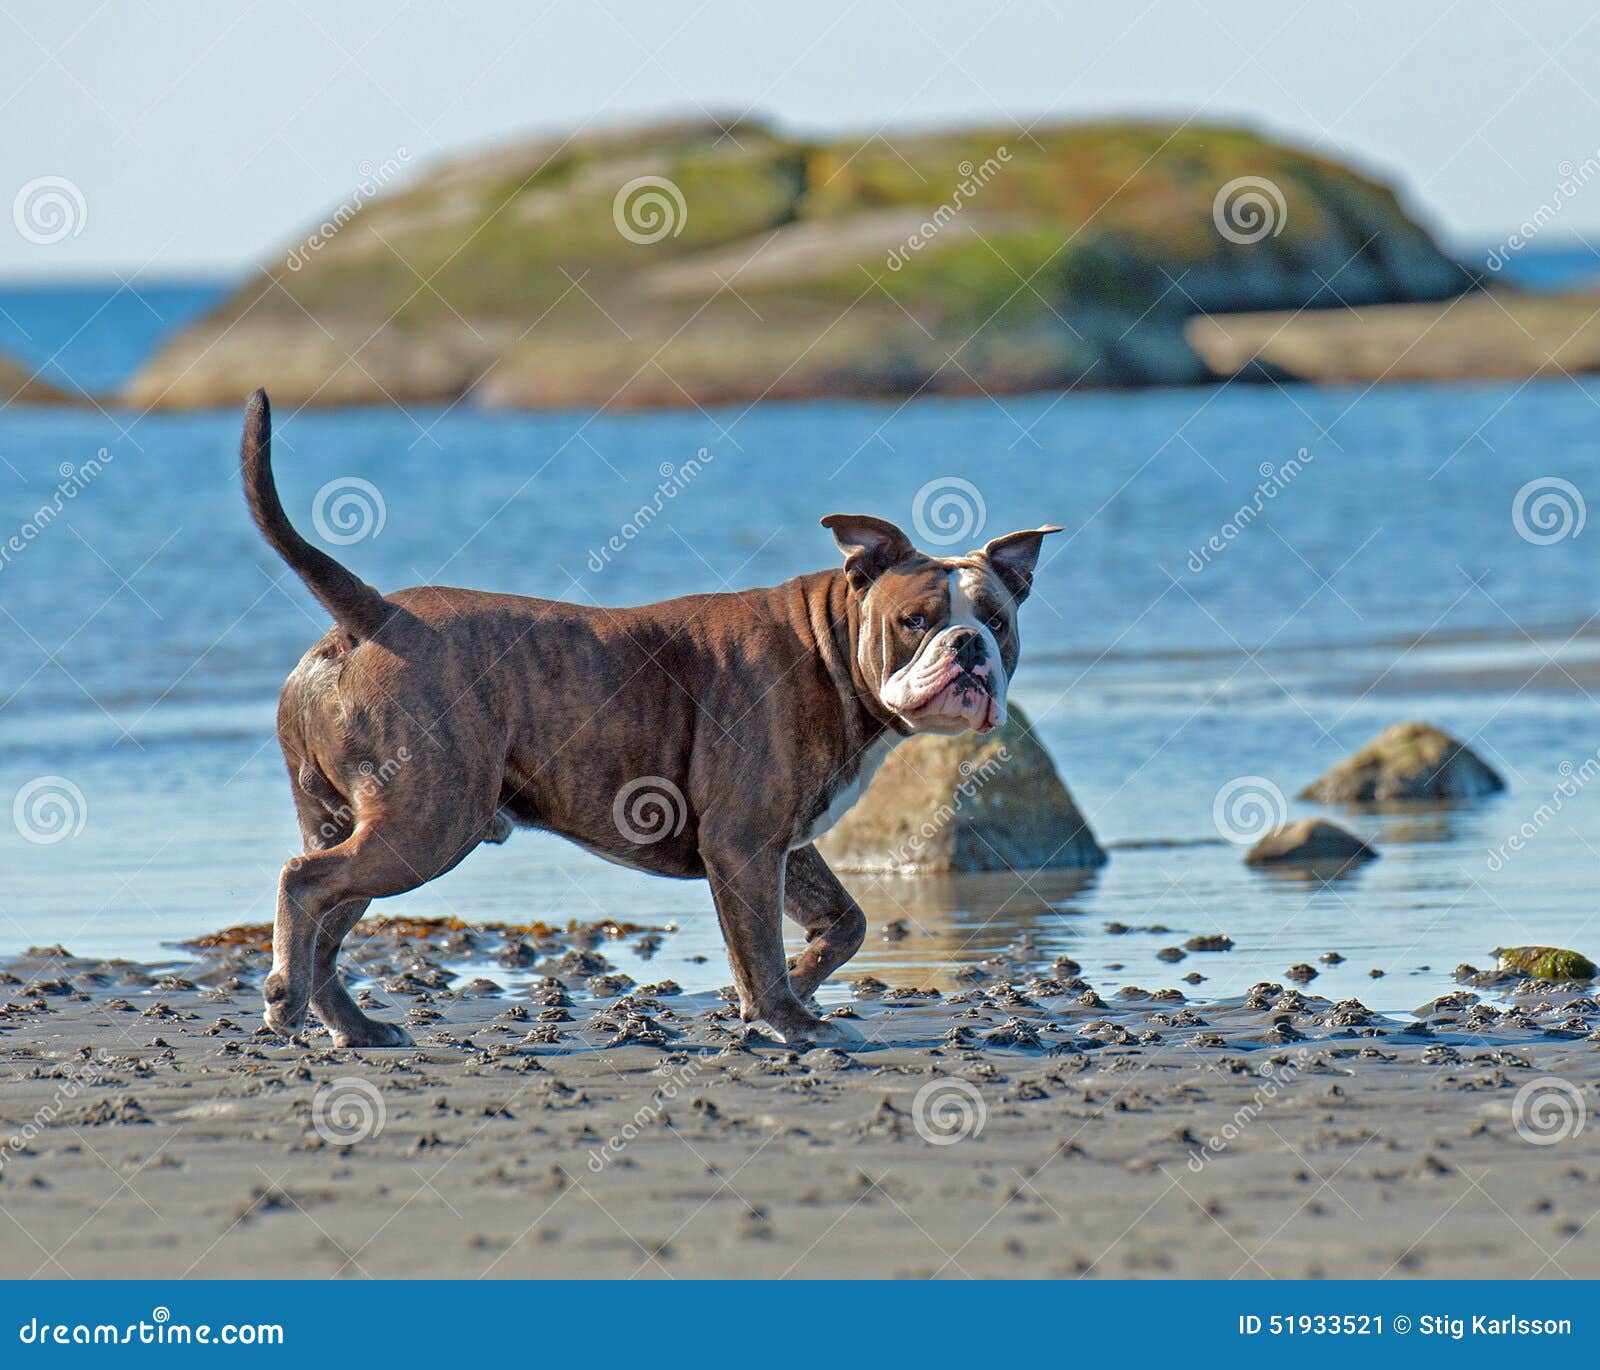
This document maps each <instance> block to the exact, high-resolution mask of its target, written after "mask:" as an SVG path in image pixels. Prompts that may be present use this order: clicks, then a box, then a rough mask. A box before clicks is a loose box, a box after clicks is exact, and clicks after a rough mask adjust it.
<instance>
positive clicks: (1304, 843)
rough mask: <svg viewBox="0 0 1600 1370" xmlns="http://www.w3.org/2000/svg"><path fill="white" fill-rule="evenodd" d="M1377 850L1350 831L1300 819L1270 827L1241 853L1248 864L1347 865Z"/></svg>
mask: <svg viewBox="0 0 1600 1370" xmlns="http://www.w3.org/2000/svg"><path fill="white" fill-rule="evenodd" d="M1377 855H1378V853H1377V852H1376V851H1374V850H1373V849H1372V848H1371V847H1369V846H1368V845H1367V844H1366V843H1365V842H1363V841H1362V840H1361V839H1360V838H1359V837H1357V836H1356V835H1355V834H1354V833H1351V832H1346V831H1345V830H1344V829H1343V828H1341V827H1339V826H1338V825H1337V824H1335V823H1329V822H1327V821H1326V820H1324V819H1321V818H1302V819H1299V820H1298V821H1297V822H1294V823H1285V824H1284V825H1283V826H1282V827H1281V828H1274V829H1273V830H1272V831H1271V832H1269V833H1267V834H1266V835H1265V836H1264V837H1263V838H1262V839H1261V840H1260V841H1259V842H1257V843H1256V844H1255V846H1253V847H1251V848H1250V850H1249V851H1248V852H1246V853H1245V858H1244V859H1245V864H1246V865H1249V866H1275V865H1293V866H1309V865H1322V864H1337V865H1341V866H1345V865H1351V864H1353V863H1356V862H1360V861H1372V860H1375V859H1376V858H1377Z"/></svg>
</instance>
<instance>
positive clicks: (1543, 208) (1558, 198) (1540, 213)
mask: <svg viewBox="0 0 1600 1370" xmlns="http://www.w3.org/2000/svg"><path fill="white" fill-rule="evenodd" d="M1556 175H1557V176H1558V177H1560V179H1559V180H1558V181H1557V182H1556V188H1555V190H1554V192H1553V193H1552V194H1551V196H1550V198H1549V199H1548V200H1546V201H1544V202H1543V203H1542V204H1541V205H1540V206H1539V207H1538V208H1537V209H1536V210H1534V211H1533V213H1532V215H1531V216H1529V217H1528V218H1526V219H1524V220H1523V221H1522V222H1521V223H1520V224H1518V225H1517V230H1516V232H1515V233H1512V234H1510V235H1509V236H1508V237H1506V238H1504V239H1502V240H1501V242H1500V243H1499V244H1498V245H1497V246H1495V247H1492V248H1490V249H1489V255H1488V257H1487V258H1485V259H1484V263H1483V264H1484V265H1485V266H1486V267H1488V268H1489V270H1490V271H1496V272H1498V271H1501V270H1503V269H1504V268H1505V266H1506V264H1507V263H1508V262H1510V260H1511V257H1512V254H1513V253H1516V252H1520V251H1521V250H1522V249H1523V248H1525V247H1527V246H1528V244H1530V243H1531V242H1532V241H1533V240H1534V239H1535V238H1537V237H1538V236H1539V235H1540V234H1541V233H1542V232H1544V230H1545V229H1546V228H1547V227H1548V226H1549V225H1550V223H1551V222H1552V221H1553V220H1554V219H1555V217H1556V216H1557V215H1558V214H1560V213H1561V211H1562V210H1563V209H1565V208H1566V207H1567V205H1568V204H1569V203H1570V202H1571V201H1572V200H1575V199H1576V198H1577V197H1578V193H1579V192H1580V191H1581V190H1583V189H1584V187H1585V186H1587V185H1588V184H1589V182H1590V181H1592V180H1593V179H1594V178H1595V176H1596V175H1600V150H1597V151H1595V152H1592V153H1590V154H1589V156H1587V157H1585V158H1584V159H1583V161H1581V162H1580V163H1578V164H1577V165H1576V166H1574V165H1573V164H1572V162H1570V161H1563V162H1562V163H1561V164H1560V165H1559V166H1557V167H1556Z"/></svg>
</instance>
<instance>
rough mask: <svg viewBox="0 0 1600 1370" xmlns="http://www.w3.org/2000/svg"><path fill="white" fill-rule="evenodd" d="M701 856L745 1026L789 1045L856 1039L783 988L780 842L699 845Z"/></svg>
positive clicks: (782, 850) (857, 1037)
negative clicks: (761, 1026) (762, 1028)
mask: <svg viewBox="0 0 1600 1370" xmlns="http://www.w3.org/2000/svg"><path fill="white" fill-rule="evenodd" d="M702 856H703V858H704V860H705V867H706V876H707V878H708V879H709V880H710V882H711V895H712V898H713V899H715V900H716V905H717V920H718V922H720V923H721V925H722V936H723V939H724V940H725V941H726V942H727V944H728V960H729V962H730V963H731V965H732V967H733V983H734V987H735V988H736V989H737V990H738V991H739V1013H740V1016H741V1017H742V1018H743V1019H744V1020H745V1022H747V1023H750V1022H756V1021H760V1022H762V1023H765V1024H766V1026H767V1027H769V1028H771V1029H772V1031H774V1032H776V1033H777V1034H778V1036H779V1037H780V1038H781V1039H782V1040H783V1041H785V1042H789V1043H794V1042H816V1043H818V1044H821V1045H826V1046H836V1045H840V1044H843V1043H847V1042H855V1041H859V1040H860V1035H859V1034H858V1033H857V1032H855V1030H854V1029H852V1028H850V1027H849V1026H847V1025H846V1024H844V1023H839V1022H824V1021H823V1020H822V1019H820V1018H814V1017H812V1015H811V1014H810V1013H809V1012H807V1010H806V1007H805V1005H804V1004H802V1003H801V1002H800V1000H799V999H798V998H797V997H796V995H795V992H794V989H793V988H792V987H791V985H790V984H789V967H788V965H787V964H786V963H785V961H784V955H783V884H784V867H785V864H786V862H787V859H788V852H787V850H786V849H785V844H783V843H781V842H768V843H765V844H763V845H759V846H756V847H755V848H754V850H752V849H751V848H750V847H748V846H744V845H739V844H733V843H729V844H727V845H715V844H713V845H707V844H705V843H704V841H703V842H702Z"/></svg>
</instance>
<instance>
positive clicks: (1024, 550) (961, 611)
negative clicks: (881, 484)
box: [822, 514, 1060, 734]
mask: <svg viewBox="0 0 1600 1370" xmlns="http://www.w3.org/2000/svg"><path fill="white" fill-rule="evenodd" d="M822 522H823V525H824V526H825V527H827V528H830V529H832V530H833V534H834V536H835V537H836V538H837V539H838V541H839V546H840V549H841V550H842V551H843V552H844V553H845V573H846V574H847V575H848V576H849V579H850V592H851V594H852V595H855V596H858V597H859V608H860V629H859V632H858V635H857V638H856V663H857V666H858V667H859V669H860V671H861V674H862V676H863V678H864V679H865V681H866V683H867V686H868V688H870V689H871V690H872V691H873V693H874V694H875V695H876V696H877V698H878V701H879V702H880V703H881V704H882V705H883V707H884V708H885V709H887V710H888V711H889V712H890V713H892V714H893V715H895V717H896V718H898V719H899V720H900V721H901V722H902V723H903V724H904V725H905V726H906V727H908V728H910V729H911V730H912V731H914V732H929V733H947V734H948V733H959V732H964V731H966V730H967V729H969V728H970V729H972V730H973V731H975V732H980V733H987V732H990V731H992V730H993V729H995V728H998V727H999V726H1000V725H1001V724H1003V723H1004V722H1005V721H1006V688H1007V686H1008V684H1009V682H1010V680H1011V674H1012V672H1013V671H1015V670H1016V668H1017V657H1018V655H1019V653H1020V651H1021V642H1020V640H1019V638H1018V635H1017V634H1018V629H1017V609H1018V607H1019V606H1020V605H1021V603H1022V601H1023V600H1024V599H1026V598H1027V597H1028V592H1029V590H1030V589H1031V588H1032V586H1033V568H1034V565H1035V564H1036V563H1037V561H1038V559H1039V547H1040V541H1041V539H1042V538H1043V537H1044V536H1045V535H1046V534H1047V533H1056V532H1060V529H1059V528H1055V527H1046V528H1036V529H1033V530H1032V531H1029V532H1023V533H1012V534H1010V535H1008V536H1006V537H1003V538H996V539H995V540H994V541H993V542H991V543H989V544H988V545H987V546H985V547H984V548H983V550H982V551H979V552H970V553H968V554H967V555H966V556H962V557H930V556H927V555H925V554H924V553H922V552H919V551H917V549H916V548H915V547H913V546H912V545H911V540H910V539H909V538H907V537H906V535H905V534H904V533H903V532H901V531H900V529H898V528H896V527H895V526H894V524H892V523H888V522H886V521H885V520H883V519H877V518H872V517H871V516H870V515H866V514H830V515H829V516H828V517H827V518H825V519H823V520H822Z"/></svg>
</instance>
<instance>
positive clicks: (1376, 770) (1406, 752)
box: [1299, 722, 1505, 804]
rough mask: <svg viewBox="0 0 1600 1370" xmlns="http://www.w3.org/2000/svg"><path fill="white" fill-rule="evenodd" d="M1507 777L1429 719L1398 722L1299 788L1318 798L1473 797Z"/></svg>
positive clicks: (1331, 800)
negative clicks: (1428, 721) (1501, 777)
mask: <svg viewBox="0 0 1600 1370" xmlns="http://www.w3.org/2000/svg"><path fill="white" fill-rule="evenodd" d="M1504 788H1505V781H1503V780H1501V779H1500V777H1499V776H1498V775H1497V774H1496V773H1495V772H1494V770H1493V769H1492V768H1491V767H1490V766H1489V765H1488V764H1487V763H1485V762H1484V761H1483V760H1482V759H1481V758H1480V757H1479V756H1478V755H1477V753H1475V752H1474V751H1473V750H1472V749H1471V748H1470V747H1468V746H1467V745H1466V744H1465V743H1462V742H1458V741H1456V739H1455V738H1453V737H1451V736H1450V734H1449V733H1447V732H1443V731H1441V730H1440V729H1438V728H1435V727H1434V726H1433V725H1432V724H1429V723H1417V722H1408V723H1395V724H1392V725H1391V726H1389V727H1387V728H1385V729H1384V730H1383V731H1382V732H1381V733H1379V734H1378V736H1377V737H1375V738H1373V739H1372V741H1371V742H1369V743H1367V745H1366V746H1365V747H1363V748H1361V750H1360V751H1358V752H1356V753H1354V754H1353V755H1351V756H1347V757H1346V758H1345V759H1344V760H1343V761H1341V762H1340V763H1339V764H1338V765H1337V766H1335V767H1334V768H1333V769H1332V770H1331V771H1329V772H1328V773H1327V774H1326V775H1324V776H1323V777H1322V778H1321V779H1320V780H1317V781H1315V782H1313V783H1312V784H1310V785H1307V786H1306V788H1305V789H1303V790H1301V791H1300V796H1299V797H1300V798H1301V799H1312V800H1315V801H1316V802H1317V803H1319V804H1381V803H1385V802H1389V801H1419V800H1423V801H1425V800H1439V799H1473V798H1476V797H1478V796H1480V795H1485V794H1492V793H1494V792H1495V791H1496V790H1503V789H1504Z"/></svg>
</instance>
